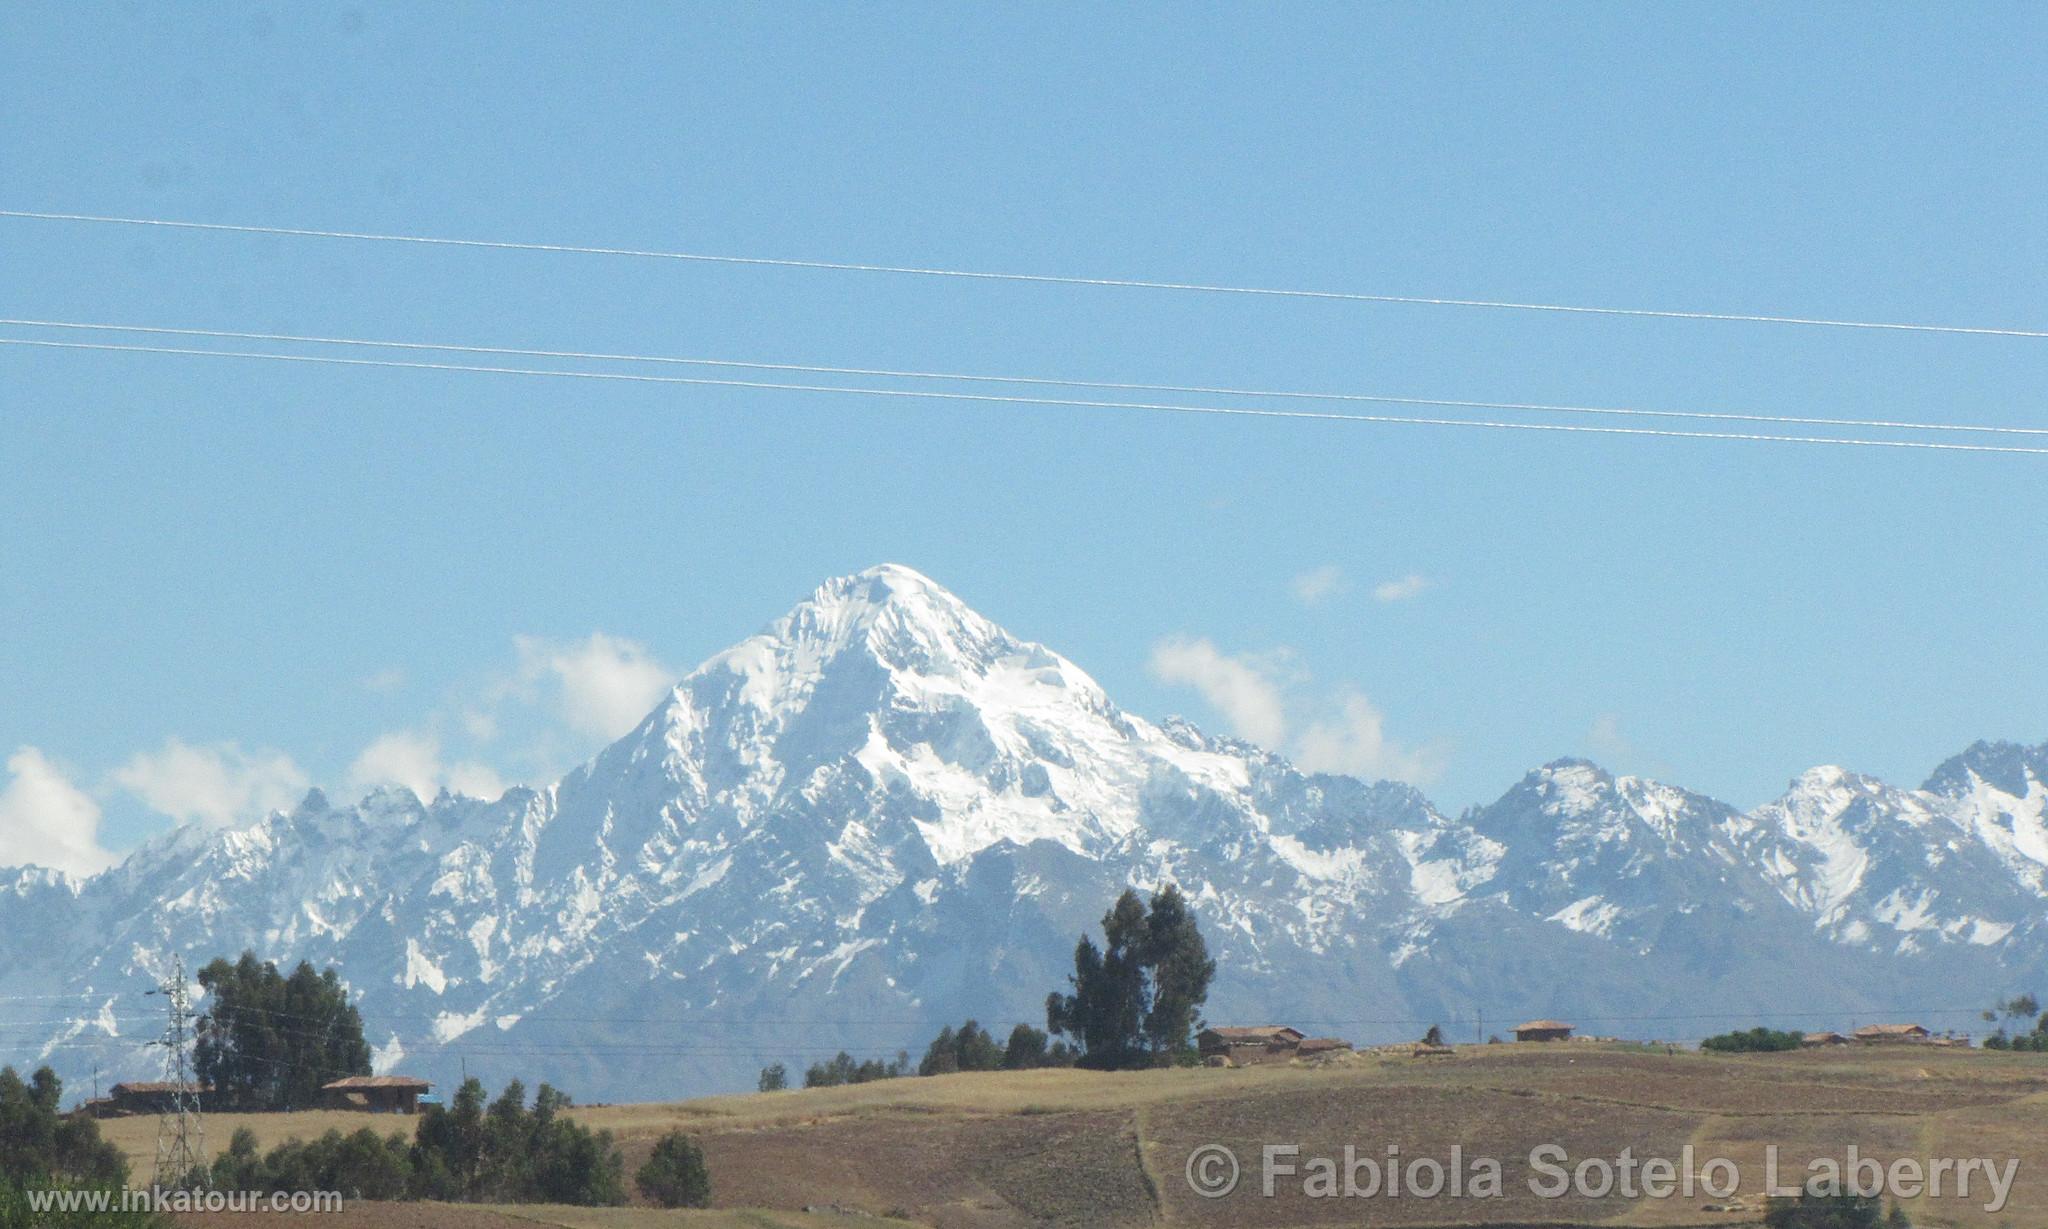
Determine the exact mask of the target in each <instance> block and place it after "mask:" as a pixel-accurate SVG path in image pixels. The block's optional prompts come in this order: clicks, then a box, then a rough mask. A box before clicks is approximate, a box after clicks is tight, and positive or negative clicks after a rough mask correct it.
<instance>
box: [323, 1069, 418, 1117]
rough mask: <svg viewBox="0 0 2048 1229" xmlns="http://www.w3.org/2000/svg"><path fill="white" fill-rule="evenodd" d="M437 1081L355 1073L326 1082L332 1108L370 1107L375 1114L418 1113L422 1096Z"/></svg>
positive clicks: (329, 1104)
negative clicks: (432, 1082)
mask: <svg viewBox="0 0 2048 1229" xmlns="http://www.w3.org/2000/svg"><path fill="white" fill-rule="evenodd" d="M432 1087H433V1085H432V1084H430V1083H428V1082H427V1081H425V1080H420V1079H414V1078H413V1077H412V1076H409V1075H352V1076H349V1077H348V1078H347V1079H345V1080H335V1081H334V1082H333V1083H330V1084H322V1085H321V1086H320V1092H321V1094H322V1095H323V1097H324V1099H325V1101H326V1103H327V1108H328V1109H336V1110H369V1111H370V1112H371V1113H374V1114H417V1113H418V1112H419V1109H420V1097H421V1096H422V1095H424V1094H425V1093H426V1091H427V1090H428V1089H429V1088H432Z"/></svg>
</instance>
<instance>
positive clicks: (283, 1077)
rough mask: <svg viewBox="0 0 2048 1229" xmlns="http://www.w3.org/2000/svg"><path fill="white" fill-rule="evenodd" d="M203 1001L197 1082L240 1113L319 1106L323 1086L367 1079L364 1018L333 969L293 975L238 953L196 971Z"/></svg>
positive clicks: (302, 969)
mask: <svg viewBox="0 0 2048 1229" xmlns="http://www.w3.org/2000/svg"><path fill="white" fill-rule="evenodd" d="M199 984H200V985H201V986H202V987H204V988H205V990H206V993H207V995H208V1002H207V1008H206V1011H205V1012H204V1013H203V1014H202V1015H201V1016H200V1017H199V1022H198V1028H197V1030H196V1031H197V1038H198V1044H197V1046H196V1047H195V1050H194V1054H193V1059H194V1062H195V1064H196V1066H197V1069H198V1074H199V1079H200V1081H201V1082H202V1083H206V1084H210V1085H212V1086H213V1088H214V1090H215V1096H216V1097H217V1098H219V1099H220V1101H221V1102H223V1103H224V1104H227V1105H231V1106H233V1107H235V1108H237V1109H247V1110H291V1109H305V1108H307V1107H309V1106H313V1105H315V1104H318V1102H319V1099H320V1086H321V1085H323V1084H326V1083H327V1082H329V1081H331V1080H338V1079H341V1078H343V1077H344V1076H351V1075H368V1074H370V1047H369V1044H368V1043H367V1042H366V1041H364V1040H363V1020H362V1015H361V1013H359V1012H358V1011H357V1010H356V1009H355V1007H354V1006H352V1005H351V1004H350V1003H349V1000H348V990H347V989H346V988H345V987H343V986H342V984H341V979H340V977H339V976H338V975H337V974H336V973H335V971H334V970H333V969H328V970H327V971H326V972H324V973H315V972H314V971H313V966H312V965H310V964H307V963H305V962H303V961H302V962H300V963H299V965H298V967H296V968H294V969H293V970H292V972H291V976H289V977H286V976H284V975H283V974H281V973H279V972H278V970H277V966H276V965H275V964H272V963H270V962H268V961H258V960H257V959H256V954H255V953H254V952H244V953H242V958H241V959H240V960H239V961H237V962H235V963H234V964H229V963H228V962H227V961H226V960H224V959H217V960H214V961H213V962H212V963H211V964H208V965H207V966H206V967H205V968H203V969H201V970H200V971H199Z"/></svg>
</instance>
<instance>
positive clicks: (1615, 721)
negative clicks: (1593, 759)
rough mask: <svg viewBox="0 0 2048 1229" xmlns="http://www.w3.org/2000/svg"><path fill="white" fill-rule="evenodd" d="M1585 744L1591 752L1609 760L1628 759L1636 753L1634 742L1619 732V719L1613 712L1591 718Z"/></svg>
mask: <svg viewBox="0 0 2048 1229" xmlns="http://www.w3.org/2000/svg"><path fill="white" fill-rule="evenodd" d="M1586 745H1587V746H1589V747H1591V748H1592V749H1593V754H1595V755H1598V756H1601V757H1603V758H1607V759H1611V760H1628V759H1631V758H1633V757H1634V755H1635V753H1636V748H1635V744H1634V743H1631V742H1630V741H1629V740H1628V737H1627V735H1624V734H1623V733H1622V732H1621V719H1620V718H1618V717H1616V716H1615V715H1614V714H1613V713H1602V714H1600V715H1599V716H1598V717H1595V718H1593V728H1592V729H1589V730H1587V731H1586Z"/></svg>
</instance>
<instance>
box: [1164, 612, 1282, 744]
mask: <svg viewBox="0 0 2048 1229" xmlns="http://www.w3.org/2000/svg"><path fill="white" fill-rule="evenodd" d="M1152 676H1153V677H1154V678H1156V679H1158V680H1159V681H1160V682H1162V683H1175V684H1179V685H1181V686H1185V687H1193V688H1194V689H1195V690H1196V691H1199V692H1201V693H1202V698H1203V699H1204V700H1206V701H1208V703H1209V707H1211V708H1213V709H1215V710H1216V711H1217V712H1219V713H1221V714H1223V719H1224V720H1225V721H1227V722H1229V723H1230V727H1231V732H1232V733H1234V734H1236V735H1237V736H1238V737H1239V738H1245V739H1250V740H1251V741H1252V742H1255V743H1259V744H1261V745H1263V746H1267V747H1278V746H1279V745H1280V744H1281V743H1282V741H1284V740H1285V739H1286V737H1287V707H1286V704H1285V702H1284V701H1283V700H1282V699H1281V695H1280V688H1279V687H1278V686H1277V685H1275V684H1274V682H1273V680H1271V679H1270V678H1268V677H1266V675H1265V674H1264V673H1262V672H1261V671H1260V670H1259V669H1258V667H1256V666H1254V665H1252V664H1251V663H1249V662H1247V661H1245V660H1244V659H1242V658H1236V657H1231V656H1228V655H1227V654H1224V653H1221V652H1218V651H1217V648H1216V646H1215V645H1214V644H1212V643H1210V642H1209V641H1207V640H1202V639H1193V638H1190V637H1186V636H1172V637H1168V638H1167V639H1165V640H1162V641H1160V642H1159V643H1158V644H1156V645H1154V646H1153V648H1152Z"/></svg>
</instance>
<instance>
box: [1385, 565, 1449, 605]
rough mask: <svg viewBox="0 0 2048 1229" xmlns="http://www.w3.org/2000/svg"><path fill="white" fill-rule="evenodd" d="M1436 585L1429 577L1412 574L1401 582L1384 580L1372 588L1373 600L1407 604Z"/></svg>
mask: <svg viewBox="0 0 2048 1229" xmlns="http://www.w3.org/2000/svg"><path fill="white" fill-rule="evenodd" d="M1435 584H1436V582H1435V581H1433V580H1431V579H1430V578H1429V577H1427V576H1422V575H1419V574H1417V573H1415V572H1410V573H1408V575H1406V576H1403V577H1402V578H1401V579H1399V580H1383V581H1381V582H1380V583H1379V584H1376V585H1374V586H1373V587H1372V600H1373V601H1375V602H1405V601H1407V600H1408V599H1409V598H1411V597H1419V596H1420V595H1421V594H1422V593H1423V591H1424V590H1427V589H1429V588H1431V587H1433V586H1434V585H1435Z"/></svg>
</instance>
